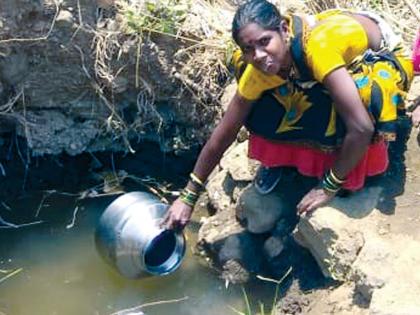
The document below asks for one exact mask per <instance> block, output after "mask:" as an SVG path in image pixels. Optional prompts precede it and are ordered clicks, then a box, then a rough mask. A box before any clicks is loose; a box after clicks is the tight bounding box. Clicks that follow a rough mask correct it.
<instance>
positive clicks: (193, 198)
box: [179, 188, 198, 207]
mask: <svg viewBox="0 0 420 315" xmlns="http://www.w3.org/2000/svg"><path fill="white" fill-rule="evenodd" d="M179 198H180V200H181V201H182V202H183V203H185V204H186V205H188V206H191V207H194V206H195V204H196V202H197V200H198V193H196V192H194V191H192V190H190V189H188V188H184V189H183V190H182V191H181V195H180V197H179Z"/></svg>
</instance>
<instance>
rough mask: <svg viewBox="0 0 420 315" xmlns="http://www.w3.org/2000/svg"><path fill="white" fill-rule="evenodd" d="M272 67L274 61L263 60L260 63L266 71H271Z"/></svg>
mask: <svg viewBox="0 0 420 315" xmlns="http://www.w3.org/2000/svg"><path fill="white" fill-rule="evenodd" d="M273 69H274V63H273V62H265V63H264V64H262V70H263V71H264V72H266V73H272V72H273Z"/></svg>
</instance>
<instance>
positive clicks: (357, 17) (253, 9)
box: [164, 0, 412, 229]
mask: <svg viewBox="0 0 420 315" xmlns="http://www.w3.org/2000/svg"><path fill="white" fill-rule="evenodd" d="M232 35H233V38H234V40H235V41H236V43H237V44H238V45H239V47H240V49H241V53H239V54H237V55H236V56H235V66H236V70H237V71H236V74H237V77H238V80H239V81H238V89H237V92H236V94H235V95H234V97H233V98H232V100H231V102H230V104H229V106H228V109H227V111H226V113H225V115H224V117H223V118H222V120H221V122H220V123H219V125H218V126H217V127H216V128H215V130H214V132H213V133H212V135H211V137H210V139H209V140H208V142H207V143H206V144H205V146H204V147H203V150H202V151H201V153H200V155H199V157H198V160H197V163H196V165H195V167H194V170H193V172H192V173H191V176H190V181H189V182H188V184H187V186H186V188H185V189H184V190H183V192H182V193H181V197H180V198H178V199H177V200H176V201H175V202H174V203H173V204H172V206H171V207H170V209H169V211H168V215H167V217H166V219H165V221H164V222H165V224H166V225H167V226H168V227H169V228H181V229H182V228H183V227H184V226H185V225H186V224H187V223H188V221H189V219H190V217H191V213H192V210H193V206H194V203H195V202H196V200H197V198H198V192H199V190H200V189H202V188H204V182H205V180H206V179H207V177H208V175H209V174H210V172H211V171H212V170H213V168H214V167H215V166H216V165H217V163H218V162H219V161H220V158H221V157H222V155H223V153H224V152H225V150H226V149H227V148H228V147H229V145H230V144H231V143H232V142H233V141H234V139H235V137H236V135H237V133H238V131H239V129H240V128H241V126H242V125H244V124H245V125H246V126H247V127H248V128H249V130H250V132H251V137H250V150H249V151H250V156H251V157H252V158H256V159H258V160H260V161H261V162H262V164H263V165H264V166H266V167H268V168H265V170H266V171H267V170H268V171H269V172H268V173H270V170H271V173H273V172H272V171H273V170H278V168H276V167H284V166H292V167H296V168H297V170H298V171H299V172H300V173H302V174H303V175H307V176H316V177H318V178H321V181H320V185H318V186H317V187H314V188H313V189H312V190H311V191H309V192H308V193H307V194H306V195H305V196H304V197H303V199H302V200H301V201H300V203H299V204H298V205H297V210H298V213H304V212H306V211H312V210H314V209H316V208H317V207H319V206H321V205H324V204H326V203H327V202H328V201H330V200H331V199H332V198H333V197H334V195H335V194H336V193H337V192H338V191H339V190H340V188H341V187H343V188H346V189H350V190H356V189H360V188H361V186H363V183H364V179H365V177H366V176H370V175H375V174H378V173H381V172H383V171H385V169H386V167H387V164H388V158H387V151H386V149H387V147H386V143H385V139H390V140H392V138H393V137H394V122H395V120H396V118H397V110H396V108H397V106H398V107H401V105H402V99H403V96H404V95H405V91H407V90H408V86H409V83H410V81H411V79H412V63H411V61H409V59H408V58H405V57H404V56H403V55H402V54H401V50H400V48H399V47H398V46H397V45H396V44H395V40H394V37H393V36H394V35H393V33H392V32H391V31H390V30H389V29H388V28H387V25H385V24H383V21H382V20H380V18H378V17H376V16H371V15H369V14H367V13H363V14H353V13H350V12H342V11H339V10H332V11H326V12H324V13H321V14H318V15H316V16H313V17H309V16H307V17H299V16H292V17H290V18H286V17H282V16H281V15H280V13H279V12H278V10H277V9H276V7H274V6H273V5H272V4H271V3H269V2H267V1H265V0H251V1H249V2H247V3H245V4H243V5H242V6H240V7H239V8H238V10H237V12H236V14H235V17H234V20H233V24H232ZM367 52H369V53H367ZM337 114H338V115H337ZM260 173H261V172H260ZM324 173H325V175H324V176H323V174H324ZM322 176H323V177H322ZM265 178H268V179H269V181H270V180H271V181H272V178H274V179H275V178H276V176H271V177H270V176H268V177H265ZM270 178H271V179H270ZM263 182H264V178H263ZM260 184H261V183H260ZM257 185H258V181H257ZM260 186H262V188H264V185H260ZM260 188H261V187H260Z"/></svg>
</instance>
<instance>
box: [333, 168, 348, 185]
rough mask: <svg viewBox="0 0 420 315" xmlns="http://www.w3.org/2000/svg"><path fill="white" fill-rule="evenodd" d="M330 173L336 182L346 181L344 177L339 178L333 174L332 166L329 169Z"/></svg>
mask: <svg viewBox="0 0 420 315" xmlns="http://www.w3.org/2000/svg"><path fill="white" fill-rule="evenodd" d="M330 175H331V177H332V179H333V180H334V181H336V182H337V183H339V184H343V183H344V182H345V181H346V180H345V179H339V178H338V177H337V175H335V174H334V172H333V170H332V168H331V169H330Z"/></svg>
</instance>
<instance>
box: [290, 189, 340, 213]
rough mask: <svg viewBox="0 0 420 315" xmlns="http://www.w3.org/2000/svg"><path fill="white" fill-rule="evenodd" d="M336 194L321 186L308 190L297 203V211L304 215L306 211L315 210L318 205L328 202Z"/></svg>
mask: <svg viewBox="0 0 420 315" xmlns="http://www.w3.org/2000/svg"><path fill="white" fill-rule="evenodd" d="M333 197H334V194H330V193H327V192H326V191H325V190H324V189H322V188H321V187H315V188H313V189H312V190H311V191H310V192H308V193H307V194H306V195H305V196H304V197H303V198H302V200H301V201H300V202H299V204H298V205H297V212H298V214H299V215H302V214H303V213H305V212H308V211H313V210H315V209H316V208H318V207H321V206H323V205H325V204H327V203H328V202H329V201H330V200H331V199H332V198H333Z"/></svg>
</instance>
